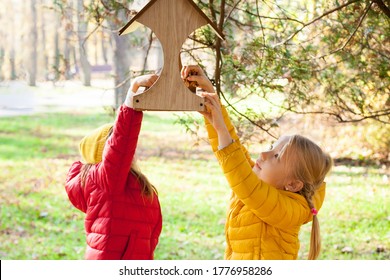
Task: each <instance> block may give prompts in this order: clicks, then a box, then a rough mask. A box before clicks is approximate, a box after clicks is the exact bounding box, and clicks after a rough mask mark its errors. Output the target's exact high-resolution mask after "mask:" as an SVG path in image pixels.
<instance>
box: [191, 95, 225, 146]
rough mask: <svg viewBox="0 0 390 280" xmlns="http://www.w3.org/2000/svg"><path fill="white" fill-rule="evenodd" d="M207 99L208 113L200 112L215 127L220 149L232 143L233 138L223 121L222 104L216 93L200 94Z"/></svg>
mask: <svg viewBox="0 0 390 280" xmlns="http://www.w3.org/2000/svg"><path fill="white" fill-rule="evenodd" d="M199 95H200V96H201V97H203V98H204V99H205V106H206V111H204V112H200V113H201V114H202V115H203V116H205V118H206V119H207V120H208V121H209V122H210V123H211V124H212V125H213V127H214V129H215V131H216V132H217V134H218V147H219V148H220V149H222V148H224V147H226V146H228V145H230V144H231V143H232V137H231V136H230V133H229V131H228V129H227V127H226V124H225V122H224V119H223V115H222V109H221V103H220V101H219V97H218V95H217V94H216V93H209V92H201V93H200V94H199Z"/></svg>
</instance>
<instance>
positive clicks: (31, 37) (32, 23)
mask: <svg viewBox="0 0 390 280" xmlns="http://www.w3.org/2000/svg"><path fill="white" fill-rule="evenodd" d="M36 4H37V2H36V0H30V7H29V10H30V15H31V18H30V20H29V21H27V22H28V26H29V29H28V30H29V31H28V34H27V35H28V36H26V37H25V38H26V39H27V42H25V45H26V46H28V48H27V57H26V58H25V59H26V64H27V76H28V77H27V79H28V85H29V86H36V74H37V45H38V44H37V43H38V32H37V9H36Z"/></svg>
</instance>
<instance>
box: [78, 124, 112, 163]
mask: <svg viewBox="0 0 390 280" xmlns="http://www.w3.org/2000/svg"><path fill="white" fill-rule="evenodd" d="M112 126H113V124H105V125H102V126H101V127H99V128H97V129H95V130H94V131H92V133H90V134H89V135H87V136H85V137H84V138H83V139H82V140H81V142H80V144H79V150H80V154H81V156H82V157H83V159H84V161H85V162H86V163H91V164H95V163H98V162H101V161H102V156H103V149H104V144H105V143H106V140H107V137H108V134H109V133H110V130H111V128H112Z"/></svg>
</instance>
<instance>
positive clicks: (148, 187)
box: [80, 127, 158, 199]
mask: <svg viewBox="0 0 390 280" xmlns="http://www.w3.org/2000/svg"><path fill="white" fill-rule="evenodd" d="M112 132H113V127H111V129H110V130H109V132H108V134H107V137H106V139H105V140H106V141H107V139H108V138H109V137H110V136H111V134H112ZM93 165H95V164H91V163H86V164H84V165H83V166H82V168H81V171H80V180H81V185H82V186H83V187H84V186H85V181H86V179H87V176H88V173H89V170H90V169H91V167H92V166H93ZM130 172H131V174H133V175H134V176H135V177H136V178H137V180H138V182H139V183H140V184H141V187H142V188H141V193H142V194H143V195H144V196H147V197H149V198H151V199H152V198H153V196H154V194H158V193H157V189H156V188H155V187H154V186H153V184H151V183H150V181H149V180H148V178H147V177H146V176H145V175H144V174H143V173H142V172H141V169H140V168H139V166H138V165H137V163H136V159H135V158H133V161H132V163H131V167H130Z"/></svg>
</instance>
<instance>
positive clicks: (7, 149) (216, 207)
mask: <svg viewBox="0 0 390 280" xmlns="http://www.w3.org/2000/svg"><path fill="white" fill-rule="evenodd" d="M175 119H176V118H175V116H174V114H171V113H166V112H162V113H145V118H144V123H143V126H142V131H141V135H140V141H139V148H138V151H137V158H138V161H139V164H140V166H141V168H142V170H143V171H144V173H145V174H147V176H148V177H149V178H150V180H151V181H152V182H153V183H154V184H155V185H156V186H157V188H158V191H159V196H160V201H161V206H162V211H163V219H164V221H163V232H162V234H161V237H160V242H159V245H158V247H157V250H156V254H155V257H156V259H186V260H190V259H204V260H212V259H222V258H223V252H224V245H225V244H224V243H225V237H224V223H225V211H226V207H227V204H228V200H229V196H230V192H229V189H228V186H227V184H226V182H225V178H224V177H223V176H222V174H221V171H220V169H219V166H218V164H217V162H216V160H215V159H214V156H213V155H212V153H211V151H210V148H209V147H208V145H207V144H206V143H200V145H194V143H195V141H194V139H191V138H190V136H188V135H187V134H186V133H185V132H184V129H183V128H182V127H180V126H178V125H174V124H173V123H174V121H175ZM112 120H113V119H112V117H109V116H107V115H106V114H104V113H102V112H98V111H87V112H85V113H77V114H66V113H52V114H40V115H33V116H28V117H12V118H0V205H1V208H0V209H1V210H0V211H1V212H0V259H3V260H4V259H18V260H26V259H28V260H29V259H83V255H84V250H85V235H84V228H83V217H84V214H83V213H81V212H80V211H78V210H77V209H75V208H74V207H73V206H72V205H71V204H70V202H69V201H68V198H67V195H66V193H65V190H64V185H63V183H64V181H65V178H66V173H67V170H68V168H69V166H70V165H71V163H72V162H73V161H75V160H78V159H79V155H78V148H77V147H78V142H79V140H80V139H81V137H82V136H83V135H84V134H85V133H86V132H88V131H89V130H92V129H93V128H95V127H97V126H99V125H101V124H103V123H105V122H109V121H112ZM388 176H389V174H388V169H387V168H384V167H350V166H336V167H335V168H334V170H333V172H332V174H331V175H330V176H329V178H328V188H327V196H326V200H325V203H324V205H323V208H322V209H321V211H320V214H319V219H320V225H321V234H322V241H323V249H322V254H321V255H320V258H321V259H389V258H390V253H389V252H390V241H389V240H390V212H389V211H390V210H389V209H390V207H389V206H390V199H389V198H390V189H389V178H388ZM310 227H311V224H308V225H305V226H304V227H303V228H302V231H301V234H300V237H301V251H300V258H301V259H305V258H306V254H307V251H308V242H309V235H310ZM347 247H350V250H347V251H348V252H343V251H345V248H347Z"/></svg>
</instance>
